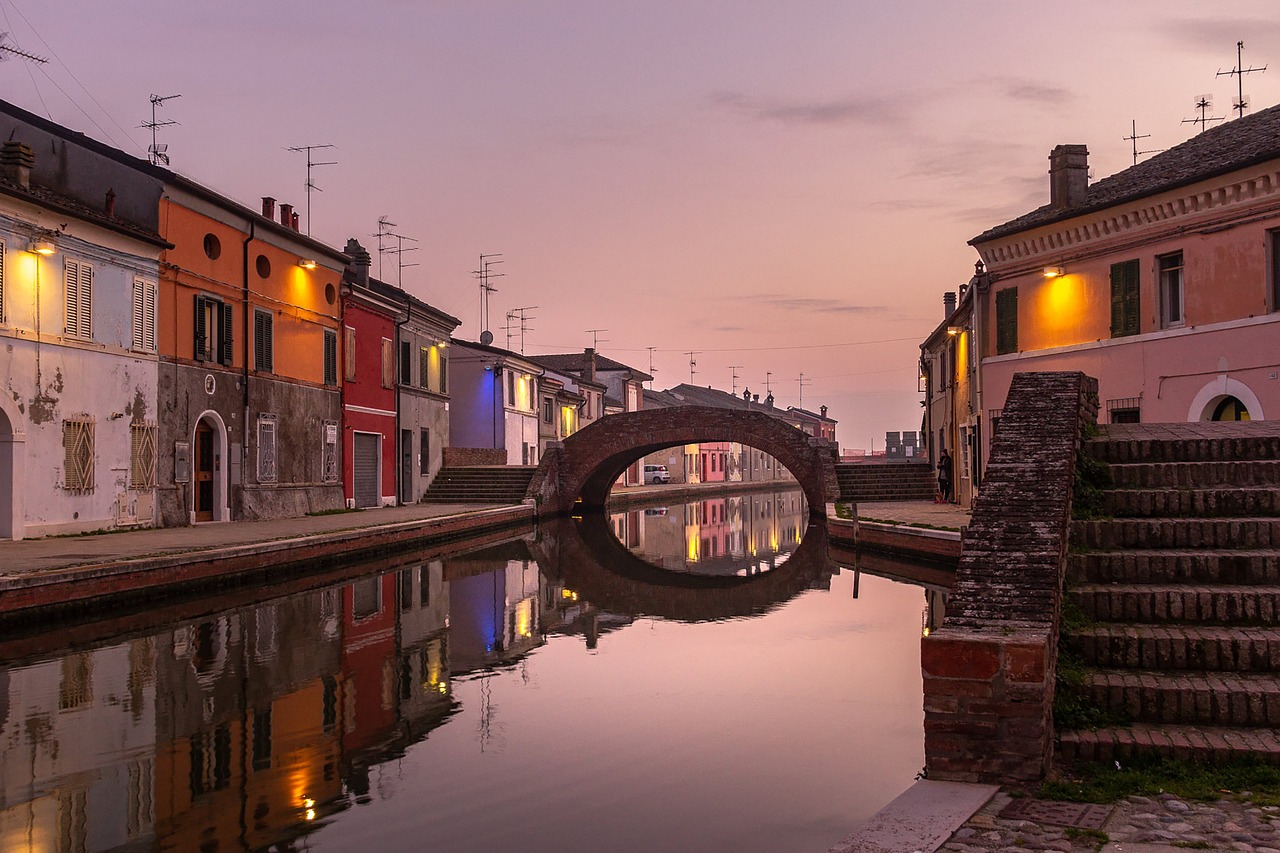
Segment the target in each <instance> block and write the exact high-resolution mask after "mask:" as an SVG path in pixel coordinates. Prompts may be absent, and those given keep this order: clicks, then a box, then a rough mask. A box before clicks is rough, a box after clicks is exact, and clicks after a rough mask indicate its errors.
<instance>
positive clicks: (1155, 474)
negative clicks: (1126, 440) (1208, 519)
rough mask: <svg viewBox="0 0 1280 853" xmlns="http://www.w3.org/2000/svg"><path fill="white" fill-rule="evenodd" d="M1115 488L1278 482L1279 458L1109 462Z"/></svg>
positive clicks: (1265, 483)
mask: <svg viewBox="0 0 1280 853" xmlns="http://www.w3.org/2000/svg"><path fill="white" fill-rule="evenodd" d="M1111 477H1112V479H1113V480H1114V481H1115V485H1116V488H1118V489H1194V488H1211V487H1214V486H1243V487H1248V486H1277V485H1280V461H1276V460H1265V461H1254V462H1164V463H1140V464H1130V465H1112V466H1111Z"/></svg>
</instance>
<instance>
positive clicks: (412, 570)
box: [396, 560, 453, 740]
mask: <svg viewBox="0 0 1280 853" xmlns="http://www.w3.org/2000/svg"><path fill="white" fill-rule="evenodd" d="M396 575H397V577H398V578H399V580H398V585H399V587H400V596H399V607H400V648H399V651H398V661H397V672H396V678H397V682H398V684H397V692H398V698H399V717H400V720H401V723H402V724H403V725H404V726H405V727H407V731H408V736H409V738H410V740H417V739H419V738H421V737H423V736H425V735H426V733H427V731H429V730H430V729H432V728H434V727H435V726H437V725H439V724H440V722H441V721H442V720H443V719H444V717H445V715H446V714H447V713H448V712H449V711H450V710H451V709H452V708H453V701H452V699H451V697H450V692H449V690H450V681H449V635H448V629H449V585H448V584H447V583H445V581H444V566H443V564H442V563H441V562H440V561H439V560H434V561H432V562H429V563H423V564H421V565H417V566H409V567H407V568H403V569H400V570H398V571H397V572H396Z"/></svg>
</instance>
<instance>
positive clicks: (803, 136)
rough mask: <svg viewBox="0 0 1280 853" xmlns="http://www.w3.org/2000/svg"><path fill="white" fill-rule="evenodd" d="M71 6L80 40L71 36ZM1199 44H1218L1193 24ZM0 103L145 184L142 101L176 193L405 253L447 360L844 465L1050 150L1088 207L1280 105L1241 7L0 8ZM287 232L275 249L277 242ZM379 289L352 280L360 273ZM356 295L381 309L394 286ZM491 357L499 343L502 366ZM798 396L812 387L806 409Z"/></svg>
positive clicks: (1027, 203) (1030, 188)
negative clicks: (584, 354)
mask: <svg viewBox="0 0 1280 853" xmlns="http://www.w3.org/2000/svg"><path fill="white" fill-rule="evenodd" d="M89 8H91V9H92V10H93V12H94V16H93V17H90V16H88V15H86V14H85V13H86V11H87V9H89ZM1210 14H1212V15H1213V17H1208V15H1210ZM0 31H7V32H9V34H10V35H9V39H8V41H7V42H6V43H7V44H10V45H16V46H18V47H20V48H21V49H23V50H26V51H29V52H32V53H35V54H38V55H41V56H44V57H48V58H49V62H48V63H47V64H46V65H43V66H37V65H33V64H31V63H27V62H24V61H22V60H19V59H14V58H10V59H9V61H7V62H4V63H2V64H0V93H3V94H2V95H0V97H3V98H4V99H5V100H8V101H11V102H13V103H16V104H17V105H19V106H21V107H23V108H25V109H28V110H30V111H32V112H35V113H37V114H40V115H43V116H46V117H49V118H52V119H53V120H54V121H56V122H59V123H61V124H64V125H66V126H68V127H71V128H74V129H76V130H80V131H83V132H85V133H86V134H88V135H90V136H92V137H95V138H97V139H100V140H102V141H104V142H107V143H108V144H113V145H116V146H117V147H119V148H122V149H124V150H125V151H128V152H130V153H133V154H136V155H138V156H145V153H146V147H147V145H148V144H149V143H150V136H149V132H148V131H145V130H141V129H138V127H137V125H139V124H141V123H142V122H143V121H145V120H147V119H149V118H150V104H149V103H148V96H149V95H150V94H152V93H155V94H160V95H169V94H181V95H182V97H181V98H177V99H175V100H171V101H169V102H168V103H167V104H166V105H165V106H164V107H162V108H161V111H160V118H162V119H172V120H175V121H177V122H179V124H177V125H174V126H172V127H166V128H163V129H162V130H161V135H160V141H161V142H164V143H167V144H168V146H169V153H170V155H171V157H172V167H173V168H174V169H176V170H178V171H180V172H182V173H184V174H186V175H187V176H189V177H191V178H193V179H195V180H197V181H199V182H201V183H204V184H206V185H208V186H210V187H212V188H214V189H216V190H218V191H220V192H222V193H224V194H226V195H228V196H230V197H231V198H233V199H235V200H237V201H240V202H242V203H244V204H247V205H250V206H252V207H254V208H257V207H258V204H259V202H258V198H259V197H260V196H263V195H270V196H274V197H276V198H277V199H279V200H281V201H283V202H289V203H292V204H294V205H295V206H297V207H298V208H299V209H302V210H304V211H305V207H306V198H305V192H304V183H305V162H306V161H305V158H304V157H303V155H301V154H297V153H292V152H289V151H287V150H285V149H286V148H288V147H290V146H299V145H306V144H332V145H334V146H336V147H335V148H332V149H326V150H324V151H318V152H317V153H316V158H317V159H319V160H335V161H337V165H333V166H324V167H321V168H318V169H317V170H316V171H315V181H316V183H317V184H318V186H319V187H320V188H321V189H322V190H323V192H318V193H315V194H314V195H313V196H312V210H313V215H312V222H311V231H312V234H313V236H315V237H317V238H319V239H321V240H324V241H326V242H328V243H331V244H333V245H334V246H337V247H341V246H343V244H344V243H345V242H346V239H347V238H348V237H350V236H356V237H357V238H359V239H360V240H361V241H362V242H363V243H364V245H365V246H366V247H369V248H371V249H373V250H375V253H376V242H377V241H376V240H375V239H374V238H373V237H372V236H371V235H372V234H373V233H374V231H375V229H376V226H377V220H378V217H379V216H381V215H386V216H388V217H389V218H390V219H391V221H393V222H395V223H396V224H397V228H396V229H395V230H396V231H397V232H399V233H401V234H404V235H406V236H408V237H411V238H414V239H415V240H417V241H418V242H416V243H412V244H410V243H406V245H413V246H416V247H418V250H417V251H414V252H412V253H407V254H406V255H405V260H406V262H412V263H416V264H418V265H417V266H413V267H409V268H406V269H405V270H404V271H403V276H404V277H403V284H404V287H405V289H406V290H408V291H410V292H411V293H413V294H415V295H416V296H419V297H420V298H423V299H425V300H426V301H428V302H430V303H431V304H433V305H436V306H437V307H439V308H441V309H443V310H445V311H448V312H450V313H452V314H454V315H455V316H457V317H459V318H461V319H462V320H463V325H462V327H461V328H460V329H459V330H458V332H457V334H458V335H459V336H460V337H464V338H469V339H475V338H476V337H477V336H478V335H479V332H480V329H479V327H478V313H479V300H478V289H477V285H476V282H475V280H474V279H473V278H472V276H471V271H472V270H474V269H476V267H477V263H478V256H479V254H480V253H481V252H485V253H495V252H500V253H502V255H503V259H504V261H505V262H504V263H503V264H502V266H501V267H499V268H498V269H500V270H501V272H503V273H504V274H505V276H504V277H503V278H501V279H497V280H496V281H495V284H496V285H497V287H498V292H497V293H496V294H494V295H493V297H492V301H491V304H490V317H491V322H490V326H491V327H492V330H493V333H494V336H495V342H496V343H497V344H498V345H505V344H506V333H505V332H504V331H503V330H502V328H501V326H502V325H503V323H504V320H503V317H504V315H505V314H506V312H507V311H508V310H509V309H513V308H517V307H526V306H537V307H536V308H535V309H533V310H531V311H529V312H527V313H528V314H529V315H532V316H533V317H534V319H532V320H530V321H529V326H530V331H529V332H527V333H526V335H525V351H526V352H528V353H530V354H537V353H547V352H567V351H574V350H580V349H581V348H582V347H584V346H590V345H591V343H592V336H591V334H589V333H588V332H587V331H586V330H588V329H605V330H607V331H604V332H600V333H599V337H600V339H601V343H600V350H601V352H603V353H604V354H605V355H608V356H610V357H613V358H616V359H618V360H619V361H623V362H626V363H629V364H632V365H633V366H635V367H639V368H641V369H644V370H647V369H648V366H649V359H650V352H649V350H648V349H647V348H648V347H656V348H657V349H656V352H655V353H654V355H653V364H654V367H655V368H656V375H655V381H654V387H655V388H667V387H670V386H671V385H674V384H677V383H679V382H687V381H689V358H688V356H687V355H686V354H685V353H686V352H687V351H689V350H696V351H699V354H698V355H696V356H695V358H696V361H697V367H696V370H697V373H696V374H695V376H694V381H695V382H697V383H698V384H702V385H713V386H715V387H718V388H722V389H724V390H729V388H730V383H731V366H732V365H739V367H738V370H737V373H738V376H739V379H738V390H739V391H741V390H742V389H743V387H749V388H750V389H751V390H752V391H753V392H759V393H760V394H761V396H763V394H764V390H765V379H766V371H769V372H771V373H772V386H773V393H774V395H775V397H776V398H777V402H778V404H779V405H781V406H787V405H797V404H798V402H799V390H800V388H799V382H798V379H799V376H800V374H801V373H803V374H804V376H805V379H806V386H805V388H804V391H803V393H804V406H805V408H810V409H815V410H816V409H817V407H818V406H820V405H823V404H825V405H827V406H829V407H830V412H829V413H830V415H831V416H833V417H835V418H837V419H839V421H840V424H839V427H838V435H839V438H840V442H841V444H842V445H844V446H846V447H855V448H866V447H868V446H870V444H871V443H872V441H873V440H874V442H875V446H876V447H883V444H884V431H885V430H890V429H892V430H900V429H918V428H919V426H920V415H921V410H920V406H919V400H920V395H919V394H918V393H917V392H916V361H917V358H918V355H919V349H918V347H919V343H920V341H921V340H922V339H923V338H924V337H925V336H926V335H927V334H928V333H929V332H930V331H931V330H932V329H933V328H934V327H935V326H936V325H937V324H938V322H939V321H940V320H941V319H942V293H943V291H945V290H954V289H955V288H956V286H957V285H959V284H960V283H962V282H964V281H966V280H967V279H968V277H969V276H970V275H971V274H972V271H973V262H974V261H975V260H976V254H975V253H974V252H973V250H972V249H971V248H969V246H967V245H966V241H967V240H969V239H970V238H972V237H973V236H974V235H976V234H978V233H980V232H982V231H984V230H985V229H987V228H989V227H991V226H993V225H996V224H999V223H1000V222H1003V221H1005V220H1007V219H1010V218H1012V217H1014V216H1016V215H1019V214H1021V213H1024V212H1026V211H1028V210H1030V209H1032V208H1035V207H1037V206H1039V205H1041V204H1043V203H1044V202H1046V201H1047V200H1048V175H1047V169H1048V161H1047V159H1046V158H1047V155H1048V152H1049V150H1050V149H1051V148H1052V147H1053V146H1054V145H1056V144H1059V143H1084V144H1086V145H1088V147H1089V151H1090V166H1091V168H1092V172H1093V177H1094V179H1095V180H1096V179H1099V178H1102V177H1105V176H1107V175H1110V174H1113V173H1115V172H1117V171H1120V170H1121V169H1123V168H1125V167H1126V166H1128V165H1130V164H1131V163H1132V149H1131V143H1130V142H1129V141H1128V140H1125V139H1124V137H1125V136H1127V135H1129V132H1130V121H1131V120H1136V121H1137V127H1138V133H1140V134H1147V133H1149V134H1150V138H1147V139H1142V140H1139V144H1140V147H1141V148H1142V149H1160V148H1166V147H1169V146H1172V145H1176V144H1178V143H1180V142H1182V141H1184V140H1185V139H1187V138H1188V137H1189V136H1191V135H1192V134H1193V133H1194V132H1195V131H1196V129H1197V128H1196V126H1195V125H1192V124H1185V123H1183V121H1182V120H1183V119H1189V118H1192V117H1193V116H1194V114H1195V111H1194V109H1193V104H1194V102H1195V100H1196V99H1197V97H1198V96H1200V95H1205V94H1212V95H1213V96H1214V110H1213V113H1212V114H1213V115H1215V116H1230V115H1233V113H1232V112H1231V101H1232V98H1233V97H1234V95H1235V91H1236V84H1235V79H1234V78H1215V72H1217V71H1219V70H1230V69H1231V68H1233V67H1234V66H1235V63H1236V49H1235V45H1236V42H1237V41H1238V40H1243V41H1244V43H1245V53H1244V59H1245V65H1246V66H1250V65H1253V66H1257V67H1261V66H1264V65H1270V66H1271V67H1270V68H1269V70H1268V71H1267V72H1265V73H1257V74H1250V75H1248V76H1247V77H1245V80H1244V86H1245V94H1246V96H1247V97H1248V99H1249V101H1250V103H1251V106H1252V108H1253V109H1255V110H1256V109H1261V108H1263V107H1266V106H1271V105H1273V104H1275V103H1277V102H1280V13H1278V12H1277V7H1276V4H1275V0H1258V2H1215V3H1212V4H1209V3H1205V2H1178V0H1161V2H1145V0H1132V2H1124V3H1117V2H1114V0H1113V2H1105V3H1104V2H1090V1H1089V0H1085V2H1079V3H1074V4H1049V3H1040V2H963V3H962V2H915V3H872V2H852V0H846V2H798V3H780V2H773V3H766V2H762V0H732V2H729V0H723V2H707V0H680V2H666V0H647V2H629V1H628V0H610V2H600V0H547V1H546V2H534V0H527V2H500V1H499V0H470V2H440V0H416V2H415V1H414V0H365V2H362V3H334V2H327V0H268V2H263V0H258V2H246V0H221V1H220V2H218V3H200V4H195V3H184V2H174V0H167V2H159V0H124V2H110V1H109V0H108V2H103V3H98V4H92V5H91V6H86V4H85V3H84V0H39V2H36V0H0ZM306 226H307V223H306V222H305V220H304V222H303V228H304V230H305V228H306ZM374 263H375V266H374V272H375V275H376V274H377V269H378V267H377V264H378V262H377V260H376V259H375V262H374ZM382 263H383V268H382V277H383V278H384V279H386V280H388V281H391V282H393V283H394V282H396V280H397V270H396V266H395V263H396V261H395V257H394V256H392V255H387V256H384V258H383V261H382ZM512 346H513V347H514V348H517V349H518V347H519V343H518V339H517V340H514V341H513V344H512ZM809 380H812V382H811V384H809V383H808V381H809Z"/></svg>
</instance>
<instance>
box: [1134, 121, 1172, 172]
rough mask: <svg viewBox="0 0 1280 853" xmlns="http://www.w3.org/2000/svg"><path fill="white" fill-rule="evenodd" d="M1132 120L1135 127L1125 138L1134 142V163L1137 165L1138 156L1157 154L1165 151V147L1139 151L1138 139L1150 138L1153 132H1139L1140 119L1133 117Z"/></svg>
mask: <svg viewBox="0 0 1280 853" xmlns="http://www.w3.org/2000/svg"><path fill="white" fill-rule="evenodd" d="M1131 122H1132V127H1133V129H1132V130H1130V131H1129V135H1128V136H1126V137H1124V138H1125V139H1127V140H1129V141H1130V142H1132V143H1133V165H1135V166H1136V165H1138V157H1140V156H1141V155H1143V154H1157V153H1159V152H1161V151H1163V150H1164V149H1163V148H1152V149H1150V150H1148V151H1139V150H1138V140H1139V139H1149V138H1150V137H1151V134H1149V133H1143V134H1139V133H1138V120H1137V119H1136V118H1135V119H1131Z"/></svg>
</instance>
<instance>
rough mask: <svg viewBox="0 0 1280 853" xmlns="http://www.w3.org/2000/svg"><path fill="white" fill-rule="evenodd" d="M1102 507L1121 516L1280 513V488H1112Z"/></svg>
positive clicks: (1221, 516) (1211, 516)
mask: <svg viewBox="0 0 1280 853" xmlns="http://www.w3.org/2000/svg"><path fill="white" fill-rule="evenodd" d="M1103 510H1104V512H1105V513H1106V514H1107V515H1112V516H1116V517H1121V518H1133V517H1144V518H1153V517H1154V518H1165V517H1175V516H1178V517H1185V516H1197V517H1201V518H1206V517H1209V518H1223V517H1247V516H1280V488H1265V487H1264V488H1236V489H1113V490H1111V491H1108V492H1106V493H1105V494H1104V495H1103Z"/></svg>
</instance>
